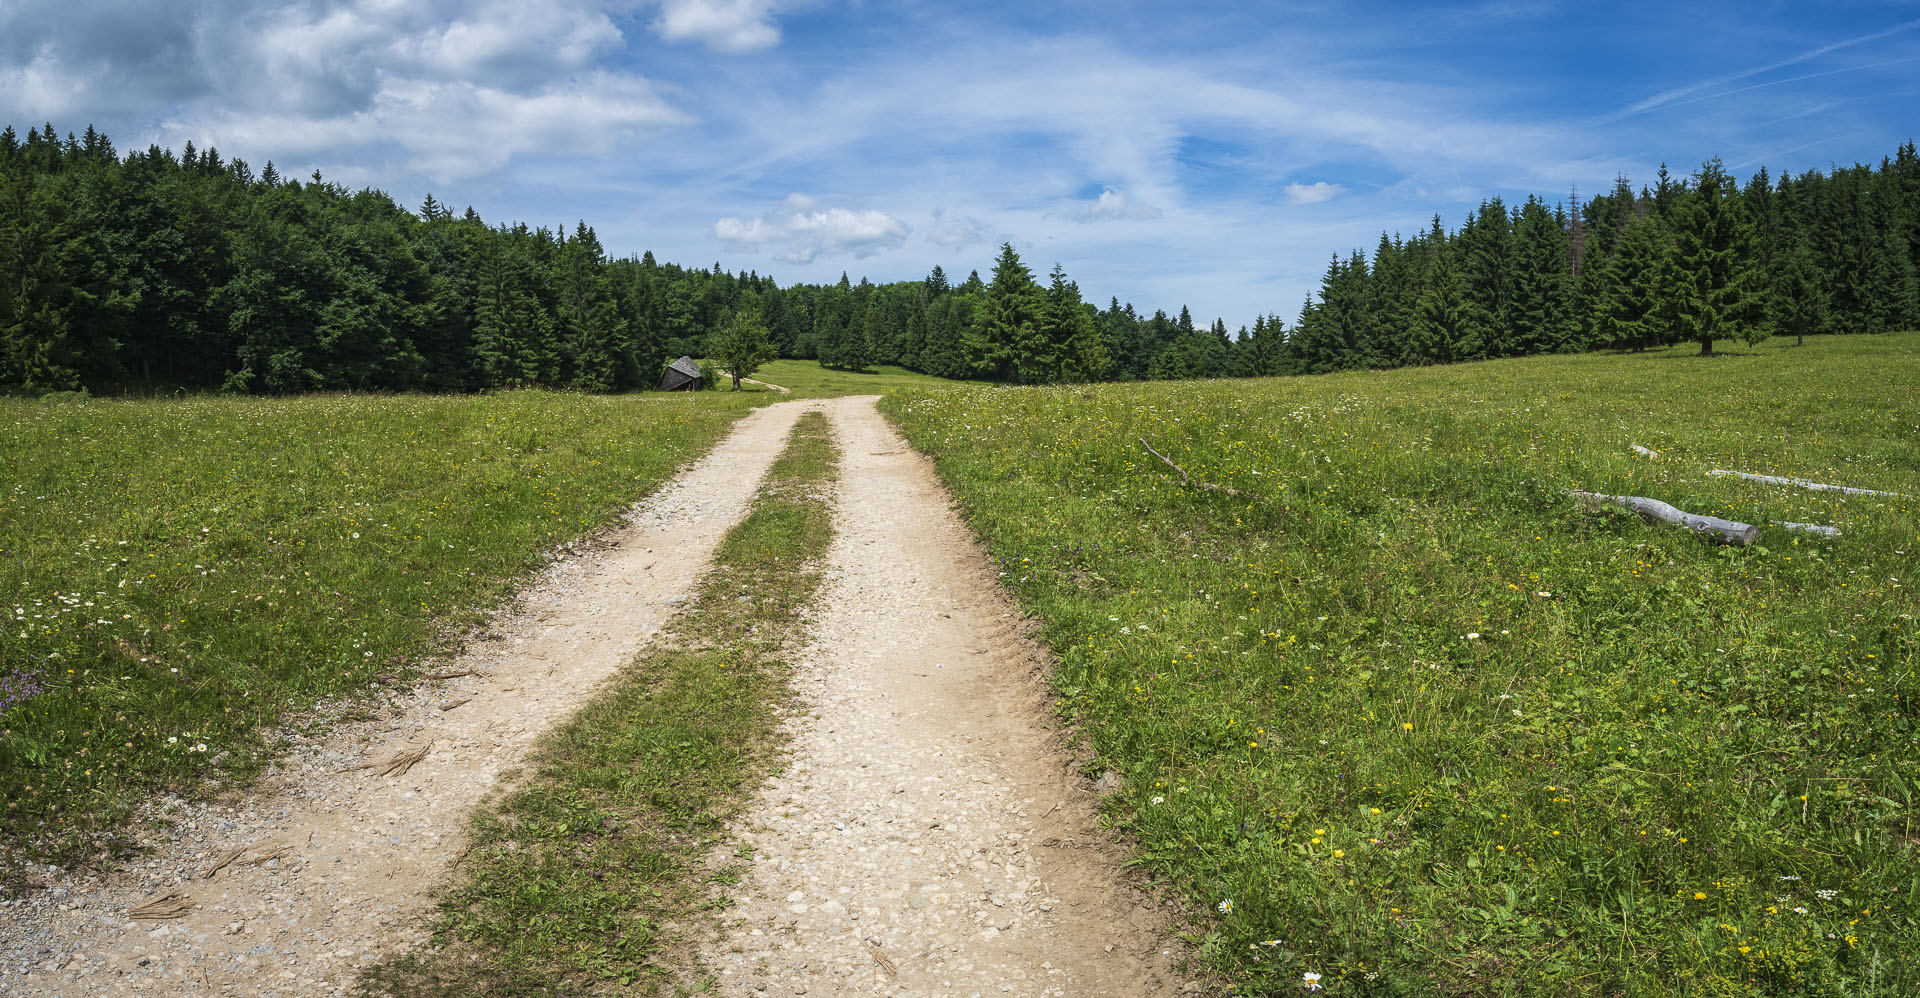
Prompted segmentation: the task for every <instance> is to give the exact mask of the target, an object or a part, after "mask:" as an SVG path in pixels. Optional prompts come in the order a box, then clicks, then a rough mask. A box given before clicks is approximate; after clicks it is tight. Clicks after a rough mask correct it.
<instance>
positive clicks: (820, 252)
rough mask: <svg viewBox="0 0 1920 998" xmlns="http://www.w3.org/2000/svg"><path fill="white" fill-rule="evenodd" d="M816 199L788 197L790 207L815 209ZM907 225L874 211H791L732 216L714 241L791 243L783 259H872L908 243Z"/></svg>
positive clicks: (718, 229)
mask: <svg viewBox="0 0 1920 998" xmlns="http://www.w3.org/2000/svg"><path fill="white" fill-rule="evenodd" d="M816 203H817V202H816V201H815V200H814V199H813V198H810V197H807V196H806V195H804V194H793V195H789V196H788V197H787V199H786V201H785V202H784V204H785V206H786V207H787V208H789V209H792V208H802V209H811V208H813V207H814V206H815V205H816ZM908 231H909V230H908V228H907V224H906V223H905V222H902V221H900V220H899V219H897V218H895V217H893V216H892V215H889V214H887V213H886V212H884V211H878V210H875V209H872V208H867V209H861V210H855V209H851V208H826V209H822V210H818V211H814V210H798V211H789V212H787V214H786V215H785V216H784V217H781V218H769V217H767V216H762V217H760V218H755V219H752V220H750V221H748V220H742V219H739V218H733V217H731V216H730V217H727V218H722V219H720V220H719V221H717V222H715V223H713V234H714V237H715V238H717V239H720V240H721V241H723V242H728V243H732V244H733V245H735V246H738V247H741V248H747V247H752V246H759V245H762V244H765V243H770V242H776V241H778V240H781V239H790V240H792V242H790V243H789V244H788V245H787V248H786V250H785V251H784V252H782V253H781V254H780V259H782V260H787V261H791V262H794V263H808V262H810V261H812V260H813V259H815V258H816V257H822V256H854V257H866V256H872V255H873V254H875V253H878V252H880V251H882V250H889V249H895V248H897V247H899V246H900V245H901V244H902V243H904V242H906V239H907V233H908Z"/></svg>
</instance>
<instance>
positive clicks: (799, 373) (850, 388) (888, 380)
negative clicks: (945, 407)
mask: <svg viewBox="0 0 1920 998" xmlns="http://www.w3.org/2000/svg"><path fill="white" fill-rule="evenodd" d="M753 379H754V380H755V381H765V382H767V383H769V384H775V385H779V386H780V387H782V388H786V389H788V390H790V391H792V392H793V396H792V397H793V398H838V397H840V396H843V395H880V394H884V393H886V392H893V391H901V390H904V389H930V388H939V387H943V386H952V385H956V384H975V385H986V384H989V383H990V382H986V381H973V382H967V381H959V382H956V381H952V380H949V379H947V378H936V377H934V376H933V375H930V374H921V373H919V372H918V371H909V370H907V369H906V368H904V367H896V366H894V365H892V364H875V365H874V366H873V368H872V369H871V370H867V371H839V370H834V369H833V368H827V367H821V366H820V363H819V361H813V360H775V361H769V362H767V363H766V364H765V365H763V366H762V367H761V368H760V369H759V370H758V371H756V372H754V375H753ZM731 387H732V383H731V382H730V381H728V379H726V378H722V379H720V388H721V389H723V390H725V389H730V388H731ZM740 387H741V390H743V391H769V390H770V389H765V388H761V387H760V386H758V385H741V386H740Z"/></svg>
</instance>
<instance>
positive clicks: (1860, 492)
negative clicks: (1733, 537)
mask: <svg viewBox="0 0 1920 998" xmlns="http://www.w3.org/2000/svg"><path fill="white" fill-rule="evenodd" d="M1707 474H1709V475H1714V476H1716V477H1717V476H1725V475H1732V476H1733V477H1735V478H1744V479H1746V480H1747V481H1750V482H1765V483H1767V484H1768V485H1798V486H1800V487H1801V488H1803V489H1815V490H1818V491H1821V492H1845V493H1847V494H1848V495H1856V496H1892V497H1893V498H1895V499H1907V498H1911V497H1909V496H1907V495H1906V494H1905V493H1901V492H1882V491H1880V490H1879V489H1856V488H1854V487H1853V486H1851V485H1828V484H1826V483H1825V482H1814V481H1808V480H1807V479H1805V478H1781V477H1779V476H1777V475H1754V474H1749V473H1747V472H1744V471H1728V470H1726V469H1724V468H1715V469H1713V470H1712V471H1709V472H1707Z"/></svg>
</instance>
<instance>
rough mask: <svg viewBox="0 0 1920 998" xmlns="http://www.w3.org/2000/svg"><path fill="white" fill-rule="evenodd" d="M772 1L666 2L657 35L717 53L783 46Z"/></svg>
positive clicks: (656, 23) (655, 24)
mask: <svg viewBox="0 0 1920 998" xmlns="http://www.w3.org/2000/svg"><path fill="white" fill-rule="evenodd" d="M773 7H774V5H773V3H771V2H770V0H662V2H661V4H660V16H659V17H656V18H654V21H653V30H654V33H655V34H658V35H659V36H660V37H662V38H664V39H666V40H667V41H670V42H686V41H694V42H699V43H700V44H702V45H705V46H706V47H707V48H710V49H713V50H714V51H716V52H752V51H754V50H756V49H764V48H771V47H772V46H775V45H778V44H780V29H779V27H777V26H775V24H774V23H773Z"/></svg>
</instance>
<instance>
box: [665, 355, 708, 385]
mask: <svg viewBox="0 0 1920 998" xmlns="http://www.w3.org/2000/svg"><path fill="white" fill-rule="evenodd" d="M660 390H661V391H663V392H697V391H699V390H700V365H699V364H696V363H694V362H693V358H692V357H682V358H680V359H679V360H676V361H674V362H673V363H671V364H668V365H667V371H666V373H665V374H662V375H661V376H660Z"/></svg>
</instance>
